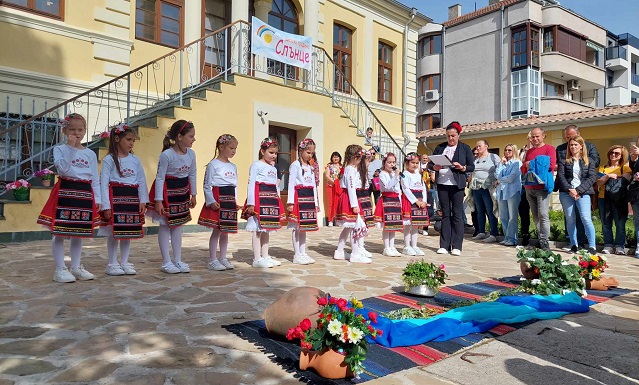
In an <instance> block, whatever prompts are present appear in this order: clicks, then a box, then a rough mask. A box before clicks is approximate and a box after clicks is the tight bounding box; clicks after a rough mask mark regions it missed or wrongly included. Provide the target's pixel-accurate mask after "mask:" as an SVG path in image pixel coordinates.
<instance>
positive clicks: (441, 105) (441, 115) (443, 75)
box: [439, 25, 446, 127]
mask: <svg viewBox="0 0 639 385" xmlns="http://www.w3.org/2000/svg"><path fill="white" fill-rule="evenodd" d="M439 71H440V73H441V82H442V84H441V92H440V95H439V125H440V127H445V126H446V124H445V123H444V122H445V121H446V118H445V117H444V109H445V108H446V103H444V90H445V89H446V87H445V86H446V26H445V25H444V26H442V64H441V68H440V70H439Z"/></svg>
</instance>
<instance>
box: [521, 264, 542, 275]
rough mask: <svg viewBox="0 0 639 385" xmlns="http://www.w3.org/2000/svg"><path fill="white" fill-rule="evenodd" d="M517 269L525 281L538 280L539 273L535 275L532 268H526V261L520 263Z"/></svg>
mask: <svg viewBox="0 0 639 385" xmlns="http://www.w3.org/2000/svg"><path fill="white" fill-rule="evenodd" d="M519 268H520V269H521V274H522V275H523V276H524V278H526V279H536V278H539V273H535V268H534V267H528V265H527V264H526V261H521V262H520V263H519Z"/></svg>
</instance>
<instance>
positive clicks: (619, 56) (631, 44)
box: [604, 32, 639, 106]
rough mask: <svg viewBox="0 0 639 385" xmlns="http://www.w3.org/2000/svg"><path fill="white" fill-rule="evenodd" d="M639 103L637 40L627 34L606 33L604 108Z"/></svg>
mask: <svg viewBox="0 0 639 385" xmlns="http://www.w3.org/2000/svg"><path fill="white" fill-rule="evenodd" d="M638 101H639V39H638V38H637V37H635V36H633V35H631V34H629V33H624V34H621V35H614V34H612V33H610V32H609V33H608V44H607V45H606V94H605V100H604V104H605V105H606V106H619V105H626V104H633V103H637V102H638Z"/></svg>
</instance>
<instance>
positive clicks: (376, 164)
mask: <svg viewBox="0 0 639 385" xmlns="http://www.w3.org/2000/svg"><path fill="white" fill-rule="evenodd" d="M378 152H379V146H373V147H372V148H371V149H370V150H368V151H367V153H368V156H369V160H370V163H369V164H368V168H367V171H368V181H369V182H370V186H369V187H368V192H369V195H372V196H373V199H374V200H375V204H377V200H378V199H379V196H380V194H381V192H380V191H379V190H378V189H377V187H376V186H375V183H373V179H374V178H378V177H379V172H380V171H381V169H382V161H381V160H380V159H377V153H378Z"/></svg>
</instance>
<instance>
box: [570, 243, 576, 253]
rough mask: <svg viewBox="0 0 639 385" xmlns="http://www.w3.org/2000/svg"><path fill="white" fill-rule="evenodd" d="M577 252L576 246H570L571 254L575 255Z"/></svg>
mask: <svg viewBox="0 0 639 385" xmlns="http://www.w3.org/2000/svg"><path fill="white" fill-rule="evenodd" d="M577 250H578V249H577V246H575V245H572V247H571V248H570V252H571V253H573V254H575V253H576V252H577Z"/></svg>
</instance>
